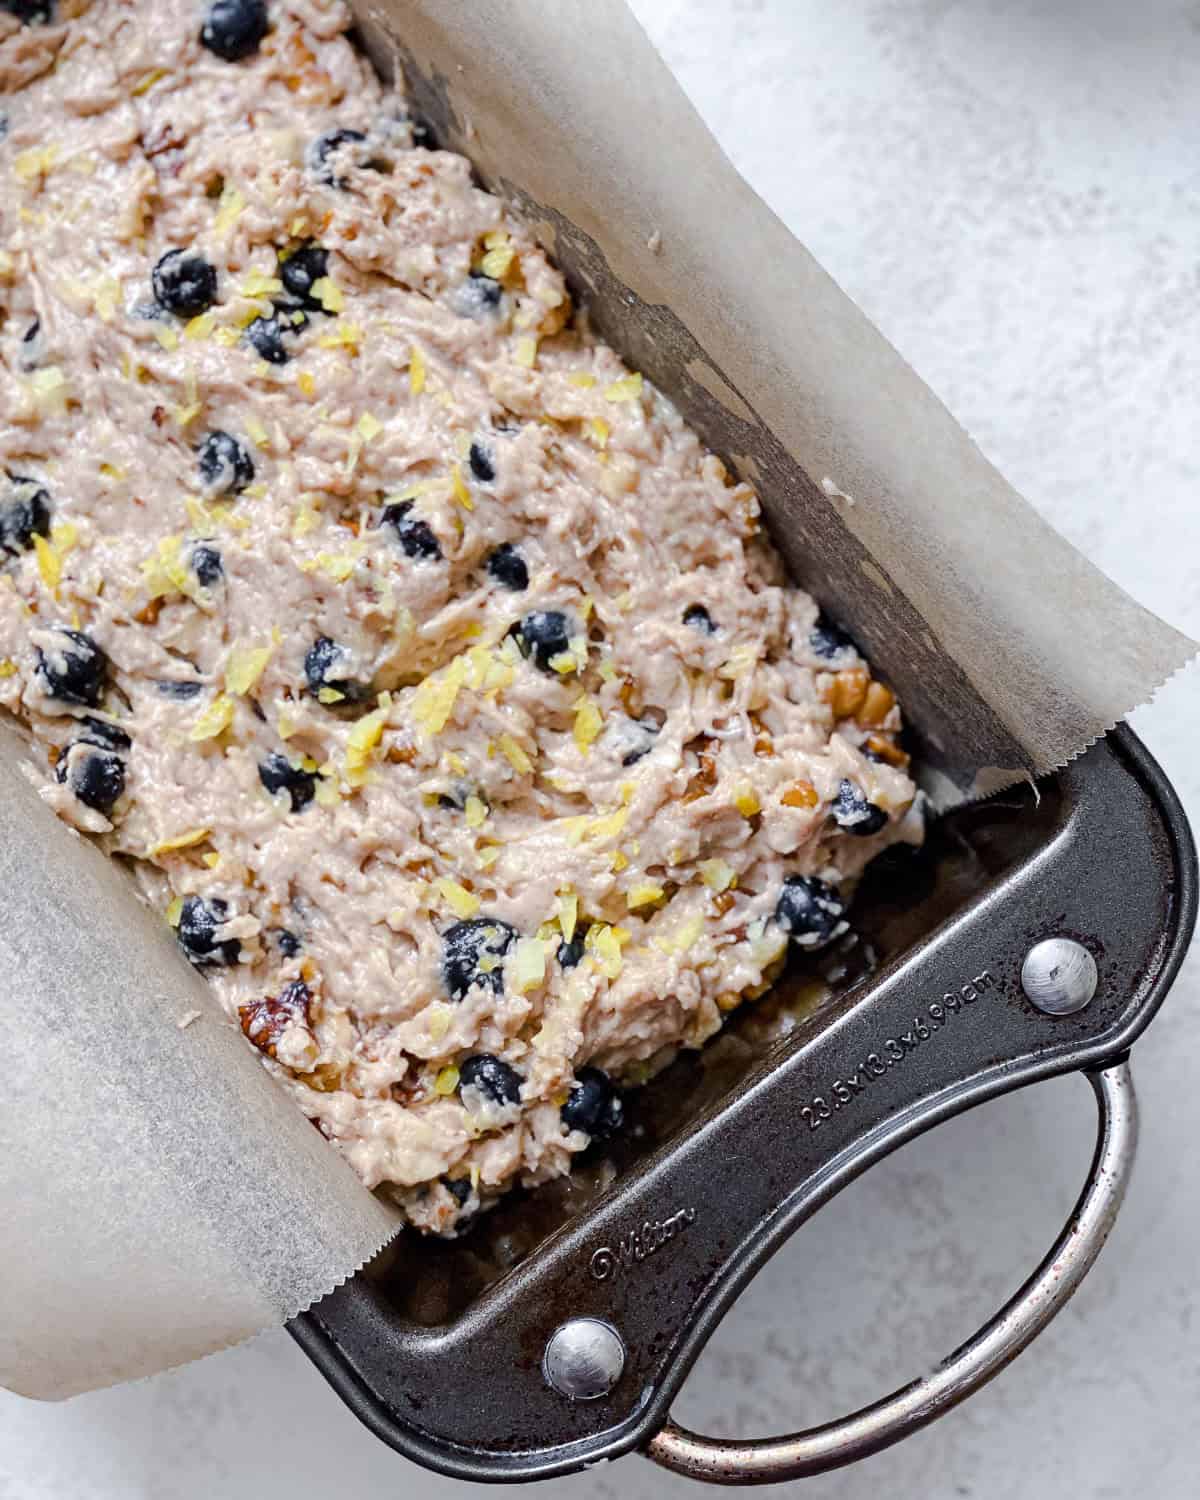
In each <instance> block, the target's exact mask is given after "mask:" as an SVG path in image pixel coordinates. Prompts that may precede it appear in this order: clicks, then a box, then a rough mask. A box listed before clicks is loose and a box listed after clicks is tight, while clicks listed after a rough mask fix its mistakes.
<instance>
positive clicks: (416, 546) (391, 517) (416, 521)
mask: <svg viewBox="0 0 1200 1500" xmlns="http://www.w3.org/2000/svg"><path fill="white" fill-rule="evenodd" d="M412 508H413V502H412V501H411V500H400V501H398V502H397V503H396V504H395V505H389V506H387V507H386V509H385V510H384V512H383V516H382V517H381V519H380V525H382V526H390V527H391V528H392V530H393V531H394V532H395V533H396V536H397V538H398V540H399V542H400V545H401V547H402V548H403V549H404V555H405V556H406V557H412V558H415V559H416V560H417V561H418V562H420V561H424V560H432V561H435V562H436V561H438V560H439V559H440V558H441V555H442V548H441V543H440V542H439V541H438V539H437V537H436V536H434V534H433V528H432V527H431V526H430V524H429V522H428V521H422V520H421V519H420V518H419V517H417V516H413V515H410V514H409V512H410V511H411V510H412Z"/></svg>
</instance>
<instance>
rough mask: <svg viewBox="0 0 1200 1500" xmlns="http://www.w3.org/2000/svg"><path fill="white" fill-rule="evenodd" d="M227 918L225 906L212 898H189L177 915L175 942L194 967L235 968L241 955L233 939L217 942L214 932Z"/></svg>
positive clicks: (219, 900)
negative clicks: (177, 929)
mask: <svg viewBox="0 0 1200 1500" xmlns="http://www.w3.org/2000/svg"><path fill="white" fill-rule="evenodd" d="M228 916H229V903H228V902H227V901H222V900H221V898H220V897H219V896H214V897H213V899H212V900H211V901H206V900H205V899H204V897H203V896H189V897H188V898H187V900H186V901H185V902H184V903H183V910H182V911H181V912H180V914H179V942H180V946H181V947H182V948H183V951H184V953H186V954H187V956H188V958H190V959H191V961H192V963H194V964H196V965H197V966H198V967H199V966H201V965H203V964H235V963H237V961H238V955H239V954H240V953H241V951H242V945H241V943H240V942H239V941H238V939H237V938H225V939H224V940H223V941H221V942H218V941H217V936H216V933H217V928H218V927H220V925H221V924H222V922H224V921H226V920H227V919H228Z"/></svg>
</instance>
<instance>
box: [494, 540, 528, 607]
mask: <svg viewBox="0 0 1200 1500" xmlns="http://www.w3.org/2000/svg"><path fill="white" fill-rule="evenodd" d="M487 570H488V575H489V577H491V578H494V579H495V581H496V582H497V583H499V584H501V585H503V587H504V588H506V589H512V590H513V592H514V593H518V594H519V593H520V592H521V590H522V589H527V588H528V587H529V569H528V568H527V567H526V565H525V559H524V558H523V557H522V556H521V554H520V553H519V552H518V551H517V549H516V548H515V547H514V546H513V544H512V543H511V542H501V544H500V546H499V547H497V548H496V550H495V551H494V552H493V553H492V554H491V556H490V557H489V558H488V560H487Z"/></svg>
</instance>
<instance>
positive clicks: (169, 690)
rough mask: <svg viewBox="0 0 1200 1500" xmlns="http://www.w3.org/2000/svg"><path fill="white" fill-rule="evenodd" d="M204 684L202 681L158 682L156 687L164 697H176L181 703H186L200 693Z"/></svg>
mask: <svg viewBox="0 0 1200 1500" xmlns="http://www.w3.org/2000/svg"><path fill="white" fill-rule="evenodd" d="M203 686H204V684H203V683H202V682H157V683H155V687H157V688H158V691H159V692H160V693H161V694H162V696H163V697H164V698H174V699H175V700H176V701H177V702H179V703H186V702H188V701H189V700H190V699H192V698H195V697H197V696H198V695H199V692H200V689H201V688H202V687H203Z"/></svg>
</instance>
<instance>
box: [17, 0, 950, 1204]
mask: <svg viewBox="0 0 1200 1500" xmlns="http://www.w3.org/2000/svg"><path fill="white" fill-rule="evenodd" d="M349 20H350V18H349V13H348V11H347V9H346V8H345V6H343V5H342V4H341V3H338V0H288V3H272V4H270V5H264V4H262V3H259V0H216V3H213V4H209V5H207V6H201V7H199V8H197V6H196V5H195V4H194V3H193V0H154V3H150V0H94V3H92V4H87V3H86V0H57V3H55V4H51V3H49V0H40V3H33V0H30V3H14V0H7V3H5V4H3V5H2V6H0V89H2V90H3V92H4V95H5V97H4V99H3V100H2V101H0V111H2V113H3V115H4V116H5V119H6V125H5V129H4V131H3V136H2V138H0V176H2V179H3V192H2V194H0V470H2V473H0V705H2V706H3V707H4V708H6V709H7V710H9V711H10V712H11V713H13V714H15V715H16V716H17V717H18V718H19V719H21V720H22V721H23V722H24V723H25V724H26V725H27V726H28V728H29V730H30V731H31V732H32V735H33V737H34V743H35V747H36V752H35V753H36V755H37V757H38V759H39V761H40V762H41V763H42V764H44V767H45V770H44V777H43V779H44V788H43V795H44V797H45V798H46V800H47V801H48V802H49V803H50V804H51V805H52V806H53V807H54V808H55V809H56V811H57V812H58V813H59V815H60V816H62V817H64V818H66V819H68V820H69V821H70V822H72V823H73V824H74V825H75V826H76V827H78V828H79V829H81V830H83V831H85V832H87V833H89V834H92V835H94V836H95V837H96V838H97V840H98V841H99V842H100V843H101V844H102V845H103V846H104V847H105V848H106V849H108V850H109V851H111V852H112V853H113V854H114V855H119V856H123V857H125V858H126V859H128V860H129V861H130V862H131V865H132V868H133V869H134V870H135V872H136V875H137V878H138V879H139V881H140V883H141V885H142V887H143V888H144V890H145V893H146V896H147V899H149V900H150V901H151V902H153V903H154V904H155V905H156V906H157V907H158V909H160V910H161V911H162V912H163V914H164V919H165V920H167V921H169V922H171V923H172V924H173V925H174V926H175V928H176V930H177V932H178V937H179V941H180V943H181V945H182V947H183V950H184V952H185V953H186V955H187V956H188V958H189V959H191V961H192V962H193V963H194V964H197V965H199V966H200V967H201V968H202V969H203V971H204V972H205V974H206V975H207V976H208V977H209V978H210V979H211V981H212V983H213V985H214V987H215V989H216V991H217V993H218V995H219V997H220V1000H221V1003H222V1004H223V1006H224V1007H225V1009H226V1010H227V1011H228V1013H229V1014H230V1016H231V1017H233V1018H236V1020H237V1021H238V1022H239V1023H240V1025H241V1027H242V1029H243V1031H244V1032H245V1034H246V1037H247V1038H248V1040H249V1042H250V1043H252V1044H253V1045H254V1046H255V1047H257V1048H258V1049H259V1051H260V1052H261V1054H262V1056H263V1059H264V1062H265V1065H266V1066H267V1068H268V1069H269V1070H270V1071H271V1072H272V1073H273V1074H274V1075H275V1076H276V1077H277V1078H279V1079H280V1080H281V1081H282V1082H283V1084H284V1085H285V1086H286V1087H287V1088H288V1089H289V1090H290V1091H291V1093H292V1094H293V1096H294V1097H295V1099H296V1100H297V1102H298V1104H299V1105H300V1107H301V1108H302V1109H303V1110H304V1111H305V1113H306V1114H308V1115H309V1116H310V1117H311V1118H312V1119H313V1120H314V1122H315V1123H316V1124H317V1126H318V1127H319V1128H320V1130H321V1131H322V1132H323V1133H324V1134H325V1135H326V1136H327V1137H328V1138H329V1140H330V1141H332V1142H333V1143H334V1145H335V1146H336V1147H337V1149H338V1150H340V1151H341V1152H342V1153H343V1154H344V1156H345V1157H346V1159H347V1160H348V1161H349V1162H350V1163H351V1165H352V1166H353V1167H354V1169H355V1170H356V1171H357V1172H358V1174H359V1176H360V1177H361V1178H362V1180H363V1182H364V1183H365V1184H366V1185H367V1186H368V1187H371V1188H376V1187H383V1188H385V1190H386V1191H388V1192H390V1193H391V1194H393V1195H394V1196H395V1197H396V1199H397V1200H398V1201H399V1202H400V1203H401V1204H402V1206H403V1207H404V1209H405V1211H406V1213H407V1215H408V1217H409V1218H410V1220H411V1221H412V1222H414V1223H416V1224H418V1225H420V1226H422V1227H425V1228H431V1229H435V1230H439V1231H443V1232H445V1231H447V1230H452V1229H453V1228H454V1227H455V1225H456V1224H457V1223H458V1222H459V1221H460V1220H461V1219H462V1217H463V1216H464V1215H467V1214H469V1213H472V1212H474V1211H475V1210H476V1209H477V1208H478V1207H479V1206H480V1205H481V1203H486V1202H487V1201H488V1200H489V1199H490V1198H493V1197H494V1196H495V1195H496V1194H497V1193H498V1192H500V1191H501V1190H503V1188H504V1187H505V1186H507V1185H509V1184H510V1183H512V1182H513V1181H515V1180H520V1181H523V1182H526V1183H536V1182H538V1181H542V1180H545V1179H547V1178H549V1177H552V1176H555V1175H557V1174H559V1173H562V1172H564V1171H566V1170H567V1169H568V1167H569V1165H570V1159H571V1155H572V1153H573V1152H576V1151H579V1150H582V1149H583V1148H585V1147H586V1146H587V1145H588V1144H589V1143H590V1142H591V1141H592V1140H595V1139H598V1138H603V1137H605V1136H606V1135H609V1134H611V1133H612V1132H614V1131H617V1130H619V1129H620V1128H621V1126H622V1123H623V1109H622V1103H621V1096H620V1092H619V1086H621V1085H626V1084H630V1083H636V1082H641V1081H643V1080H644V1079H645V1078H647V1077H649V1076H650V1075H651V1074H652V1073H653V1072H654V1071H655V1070H656V1069H657V1068H659V1067H660V1066H661V1065H662V1064H663V1063H664V1062H665V1061H667V1060H669V1058H670V1057H671V1056H672V1055H673V1053H674V1052H675V1051H676V1050H677V1049H678V1048H679V1047H680V1046H699V1045H701V1044H702V1043H703V1042H704V1041H705V1039H706V1038H707V1037H709V1036H711V1035H712V1034H713V1033H714V1032H715V1031H717V1030H718V1029H719V1027H720V1026H721V1023H722V1018H723V1014H724V1013H725V1012H727V1011H729V1010H731V1009H733V1008H734V1007H736V1006H737V1005H738V1004H739V1003H740V1002H741V1001H742V1000H743V999H744V998H747V997H753V996H755V995H757V994H759V993H761V991H762V989H763V988H765V986H766V985H767V984H768V983H769V980H770V978H771V976H772V975H773V974H774V972H776V970H777V969H778V967H779V966H780V964H781V962H782V961H783V959H784V957H785V955H786V951H787V948H788V944H789V941H790V942H791V943H793V944H795V945H796V946H798V947H800V948H802V949H803V948H808V949H812V948H816V947H819V946H821V945H823V944H825V943H827V942H829V941H831V940H833V939H834V938H836V937H837V936H838V935H840V933H841V932H842V931H844V930H845V917H844V912H845V905H846V901H847V896H848V890H849V888H850V886H851V885H852V883H853V881H854V878H855V877H856V875H857V874H858V872H859V871H860V870H861V868H862V867H863V865H864V864H865V863H866V862H867V860H869V859H870V858H871V857H872V856H873V855H875V854H876V853H878V851H879V850H880V849H881V848H882V847H883V846H884V845H886V844H887V843H889V842H892V841H894V840H896V839H906V840H910V841H915V840H916V839H918V838H919V837H920V828H919V817H918V816H917V814H916V813H915V812H913V810H912V805H913V798H914V786H913V783H912V781H911V780H910V779H909V777H908V775H907V773H906V766H907V757H906V756H905V755H904V753H903V751H902V750H901V749H900V748H899V747H898V744H897V731H898V730H899V727H900V717H899V709H898V707H897V705H896V703H895V700H894V698H893V695H892V694H891V692H890V691H889V690H888V689H887V688H886V687H885V686H884V685H883V684H882V683H880V682H877V681H874V680H872V678H871V676H870V673H869V671H868V669H867V668H866V666H865V665H864V663H863V662H862V660H861V659H860V657H859V656H858V654H857V653H856V651H855V649H854V647H853V645H852V644H851V643H850V642H849V641H848V640H847V639H846V638H845V637H843V636H842V635H840V634H839V633H838V631H837V630H836V629H835V628H834V627H833V626H832V625H830V624H829V622H827V621H826V620H824V619H823V618H822V617H820V616H819V615H818V612H817V609H816V606H815V605H814V603H813V602H812V600H811V599H810V598H809V597H808V596H807V595H806V594H804V593H802V592H800V591H799V590H796V589H794V588H791V587H789V586H787V585H786V582H785V579H784V577H783V573H782V569H781V566H780V564H779V562H778V560H777V558H776V556H775V554H774V552H773V551H772V549H771V547H770V545H769V543H768V542H767V541H766V540H765V539H764V538H763V537H762V536H761V535H760V534H759V523H758V505H757V501H756V499H755V496H754V494H753V493H752V491H751V490H750V489H749V488H748V487H747V486H746V485H745V484H739V483H734V482H732V480H731V479H730V477H729V476H728V475H727V473H726V471H725V470H724V468H723V467H722V465H721V463H720V461H719V460H718V459H717V458H715V457H713V456H712V455H711V454H708V453H706V452H705V451H704V449H703V448H702V446H701V445H700V443H699V441H698V440H697V438H696V437H695V436H694V435H693V434H692V433H691V432H690V431H689V430H688V428H687V427H686V426H685V425H684V424H683V422H682V421H681V420H680V418H679V416H678V414H677V413H676V411H675V410H674V408H673V407H672V406H671V404H670V403H669V402H668V401H667V400H666V399H665V398H664V397H663V396H662V395H661V394H660V393H659V392H657V391H656V390H654V389H653V388H652V387H651V386H650V384H649V383H648V382H646V381H645V380H643V378H642V377H641V376H640V375H639V374H637V373H636V372H632V371H630V370H628V369H627V368H626V367H625V366H624V365H623V364H622V363H621V361H620V360H619V359H618V357H617V356H616V355H615V354H614V353H613V351H612V350H611V349H609V348H607V347H606V346H605V345H604V344H602V343H600V342H598V341H597V339H596V338H595V337H594V336H592V335H591V334H590V333H589V330H588V326H587V320H586V316H585V314H584V312H583V310H581V309H578V308H573V307H572V304H571V302H570V299H569V296H568V293H567V291H566V288H565V286H564V284H563V280H562V277H561V276H560V274H559V273H558V271H557V270H556V269H555V268H554V267H553V266H552V265H551V264H550V263H549V262H548V261H547V259H546V257H545V255H544V254H543V253H542V251H541V249H540V248H539V247H538V245H537V244H536V242H535V241H534V239H533V237H532V236H531V234H530V233H529V231H528V230H527V229H526V228H525V227H524V226H523V225H522V224H521V223H520V222H519V221H517V220H515V219H514V218H511V217H510V216H509V215H508V214H507V213H506V210H505V206H504V204H503V203H502V202H501V201H500V200H499V199H497V198H495V197H492V196H490V195H489V194H487V193H485V192H483V191H481V190H480V189H479V188H477V187H476V186H474V185H473V183H472V178H471V169H470V166H469V164H468V163H467V161H466V160H465V159H464V158H462V157H460V156H457V155H454V154H452V153H450V152H446V151H441V150H438V149H437V148H436V143H435V142H433V141H432V140H431V139H430V138H429V136H428V133H427V131H426V130H425V129H424V128H423V127H422V125H421V124H420V123H419V122H418V121H416V120H414V119H413V118H411V116H410V115H409V113H408V112H407V110H406V108H405V103H404V99H403V97H402V96H401V95H400V94H398V93H395V92H389V91H386V90H385V89H384V88H383V86H382V85H381V84H380V83H379V81H378V80H377V78H376V77H375V75H374V73H373V72H372V70H371V67H370V65H369V63H368V62H367V61H366V59H365V58H364V57H362V56H361V55H360V54H359V53H358V52H357V51H356V50H355V48H354V46H353V45H352V43H351V41H350V40H349V39H348V38H347V36H346V29H347V26H348V24H349ZM81 1003H86V1000H85V998H84V997H81Z"/></svg>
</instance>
